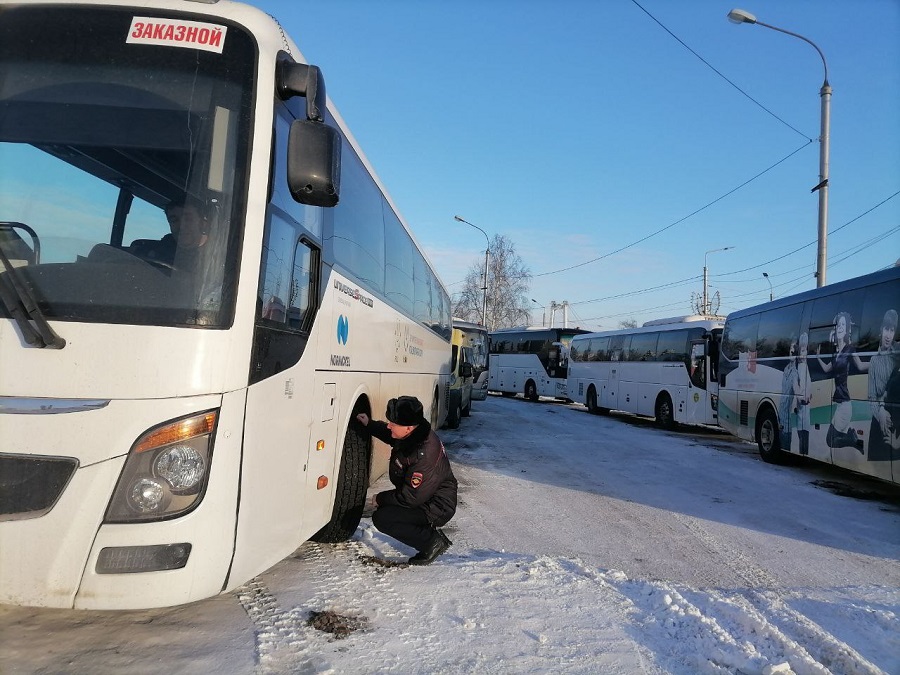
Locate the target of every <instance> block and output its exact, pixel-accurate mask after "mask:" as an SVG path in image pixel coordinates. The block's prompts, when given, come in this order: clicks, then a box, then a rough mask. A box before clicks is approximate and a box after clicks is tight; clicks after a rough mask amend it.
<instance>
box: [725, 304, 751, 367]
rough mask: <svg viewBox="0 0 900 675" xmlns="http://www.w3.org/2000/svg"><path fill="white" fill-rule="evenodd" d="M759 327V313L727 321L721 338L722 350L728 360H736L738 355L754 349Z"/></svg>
mask: <svg viewBox="0 0 900 675" xmlns="http://www.w3.org/2000/svg"><path fill="white" fill-rule="evenodd" d="M758 329H759V314H754V315H752V316H745V317H742V318H740V319H735V320H734V321H729V322H728V323H727V324H726V326H725V336H724V337H723V339H722V352H723V353H724V354H725V358H727V359H729V360H730V361H737V360H738V355H739V354H741V353H742V352H743V353H747V352H755V351H756V337H757V334H758Z"/></svg>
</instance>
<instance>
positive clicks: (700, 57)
mask: <svg viewBox="0 0 900 675" xmlns="http://www.w3.org/2000/svg"><path fill="white" fill-rule="evenodd" d="M631 2H633V3H634V4H635V5H636V6H637V7H638V8H639V9H640V10H641V11H642V12H644V14H646V15H647V16H649V17H650V18H651V19H653V21H655V22H656V24H657V25H658V26H659V27H660V28H662V29H663V30H664V31H666V32H667V33H668V34H669V35H671V36H672V37H673V38H674V39H675V40H677V41H678V43H679V44H680V45H681V46H682V47H684V48H685V49H687V50H688V51H689V52H690V53H691V54H693V55H694V56H696V57H697V58H698V59H700V60H701V61H702V62H703V64H704V65H705V66H706V67H707V68H709V69H710V70H712V71H713V72H714V73H715V74H716V75H718V76H719V77H721V78H722V79H723V80H725V81H726V82H727V83H728V84H730V85H731V86H732V87H734V88H735V89H737V90H738V91H739V92H740V93H741V94H743V95H744V96H746V97H747V98H748V99H750V100H751V101H752V102H753V103H754V104H755V105H757V106H759V107H760V108H762V109H763V110H764V111H765V112H767V113H768V114H769V115H771V116H772V117H774V118H775V119H776V120H778V121H779V122H781V123H782V124H783V125H784V126H786V127H787V128H788V129H790V130H792V131H794V132H796V133H798V134H799V135H800V136H802V137H803V138H805V139H806V140H808V141H809V142H810V143H812V142H814V139H812V138H810V137H809V135H808V134H804V133H803V132H802V131H800V130H799V129H797V128H795V127H794V126H792V125H791V124H788V123H787V122H785V121H784V120H783V119H781V118H780V117H779V116H778V115H776V114H775V113H773V112H772V111H771V110H769V109H768V108H767V107H766V106H764V105H763V104H762V103H760V102H759V101H757V100H756V99H755V98H753V97H752V96H751V95H750V94H748V93H747V92H746V91H744V90H743V89H741V88H740V87H739V86H738V85H736V84H735V83H734V82H732V81H731V80H729V79H728V78H727V77H726V76H725V75H723V74H722V72H721V71H720V70H719V69H718V68H716V67H715V66H713V65H712V64H711V63H710V62H709V61H707V60H706V59H704V58H703V57H702V56H700V54H698V53H697V52H695V51H694V50H693V49H691V48H690V47H689V46H688V45H687V43H686V42H685V41H684V40H682V39H681V38H680V37H678V36H677V35H675V33H673V32H672V31H671V30H669V28H668V27H666V26H665V25H664V24H663V23H662V21H660V20H659V19H657V18H656V17H655V16H653V15H652V14H651V13H650V12H648V11H647V10H646V8H644V7H642V6H641V4H640V3H639V2H637V1H636V0H631Z"/></svg>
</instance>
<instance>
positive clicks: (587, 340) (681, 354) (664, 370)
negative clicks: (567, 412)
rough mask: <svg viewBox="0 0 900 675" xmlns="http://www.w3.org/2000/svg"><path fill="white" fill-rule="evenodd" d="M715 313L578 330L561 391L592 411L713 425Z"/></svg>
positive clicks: (668, 424)
mask: <svg viewBox="0 0 900 675" xmlns="http://www.w3.org/2000/svg"><path fill="white" fill-rule="evenodd" d="M722 327H723V319H721V318H719V317H707V316H699V315H693V316H684V317H675V318H671V319H658V320H655V321H648V322H647V323H645V324H644V325H643V326H642V327H640V328H626V329H624V330H613V331H603V332H599V333H588V334H586V335H578V336H576V337H575V338H574V339H573V340H572V345H571V354H570V357H569V382H568V391H569V396H570V397H571V398H572V399H573V400H575V401H577V402H579V403H584V405H586V406H587V408H588V410H589V411H590V412H591V413H593V414H598V413H608V412H609V411H610V410H621V411H624V412H628V413H633V414H636V415H644V416H647V417H655V418H656V421H657V423H658V424H659V425H660V426H661V427H664V428H672V427H674V426H676V425H677V424H716V405H717V396H716V394H717V391H716V390H717V385H716V379H715V365H716V363H717V361H718V347H719V342H720V340H721V337H722Z"/></svg>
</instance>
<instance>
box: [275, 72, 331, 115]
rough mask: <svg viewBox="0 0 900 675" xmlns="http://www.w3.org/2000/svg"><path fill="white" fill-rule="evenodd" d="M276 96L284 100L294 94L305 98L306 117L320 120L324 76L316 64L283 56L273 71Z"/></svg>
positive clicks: (323, 96) (323, 100) (323, 95)
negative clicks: (308, 63) (297, 61)
mask: <svg viewBox="0 0 900 675" xmlns="http://www.w3.org/2000/svg"><path fill="white" fill-rule="evenodd" d="M275 76H276V77H275V79H276V85H275V86H276V87H277V89H278V96H279V97H280V98H281V100H282V101H286V100H288V99H289V98H293V97H294V96H303V97H305V98H306V119H308V120H310V121H311V122H322V121H324V119H325V118H324V117H323V116H322V111H323V110H324V109H325V78H324V77H322V71H321V70H320V69H319V68H318V67H317V66H310V65H307V64H305V63H296V62H294V61H293V60H291V59H290V58H289V57H287V56H284V57H282V58H281V59H280V60H279V61H278V66H277V68H276V71H275Z"/></svg>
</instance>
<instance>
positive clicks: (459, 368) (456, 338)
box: [447, 319, 475, 429]
mask: <svg viewBox="0 0 900 675" xmlns="http://www.w3.org/2000/svg"><path fill="white" fill-rule="evenodd" d="M456 321H457V320H456V319H454V320H453V335H452V337H451V339H450V344H451V349H452V355H451V360H450V383H449V384H448V385H447V386H448V390H447V401H448V402H449V406H450V409H449V411H448V412H447V427H448V428H449V429H456V428H458V427H459V423H460V421H461V420H462V418H463V417H468V416H469V413H470V412H471V410H472V385H473V383H474V382H475V378H474V377H473V369H472V351H473V348H472V346H471V345H469V344H468V343H469V337H468V335H467V333H466V332H465V331H464V330H463V329H461V328H459V327H457V325H456Z"/></svg>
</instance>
